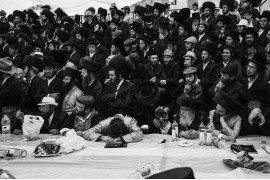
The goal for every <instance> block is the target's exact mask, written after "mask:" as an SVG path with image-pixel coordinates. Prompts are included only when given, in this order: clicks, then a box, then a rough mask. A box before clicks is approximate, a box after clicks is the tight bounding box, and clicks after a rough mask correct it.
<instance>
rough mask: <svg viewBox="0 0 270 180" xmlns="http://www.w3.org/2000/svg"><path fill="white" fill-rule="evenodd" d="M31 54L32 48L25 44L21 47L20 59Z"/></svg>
mask: <svg viewBox="0 0 270 180" xmlns="http://www.w3.org/2000/svg"><path fill="white" fill-rule="evenodd" d="M31 52H32V46H31V45H30V44H26V45H24V46H23V47H22V57H23V58H24V57H25V56H26V55H30V54H31Z"/></svg>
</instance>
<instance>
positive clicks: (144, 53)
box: [143, 48, 149, 57]
mask: <svg viewBox="0 0 270 180" xmlns="http://www.w3.org/2000/svg"><path fill="white" fill-rule="evenodd" d="M148 50H149V48H148V49H147V50H146V51H144V52H143V56H144V57H145V55H146V53H147V52H148Z"/></svg>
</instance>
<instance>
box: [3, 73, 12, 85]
mask: <svg viewBox="0 0 270 180" xmlns="http://www.w3.org/2000/svg"><path fill="white" fill-rule="evenodd" d="M11 76H12V75H10V76H8V77H7V78H5V79H4V80H3V81H2V85H4V83H5V82H6V81H7V79H8V78H10V77H11Z"/></svg>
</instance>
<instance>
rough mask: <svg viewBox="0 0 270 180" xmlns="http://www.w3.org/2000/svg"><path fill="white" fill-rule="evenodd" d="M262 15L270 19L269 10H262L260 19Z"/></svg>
mask: <svg viewBox="0 0 270 180" xmlns="http://www.w3.org/2000/svg"><path fill="white" fill-rule="evenodd" d="M263 17H266V18H268V19H270V11H268V10H266V11H263V12H262V15H260V16H259V18H260V19H261V18H263Z"/></svg>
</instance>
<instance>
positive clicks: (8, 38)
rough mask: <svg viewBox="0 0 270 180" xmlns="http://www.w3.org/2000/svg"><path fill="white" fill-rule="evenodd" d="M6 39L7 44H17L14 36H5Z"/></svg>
mask: <svg viewBox="0 0 270 180" xmlns="http://www.w3.org/2000/svg"><path fill="white" fill-rule="evenodd" d="M6 40H7V43H8V45H12V44H18V39H17V37H15V36H7V38H6Z"/></svg>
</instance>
